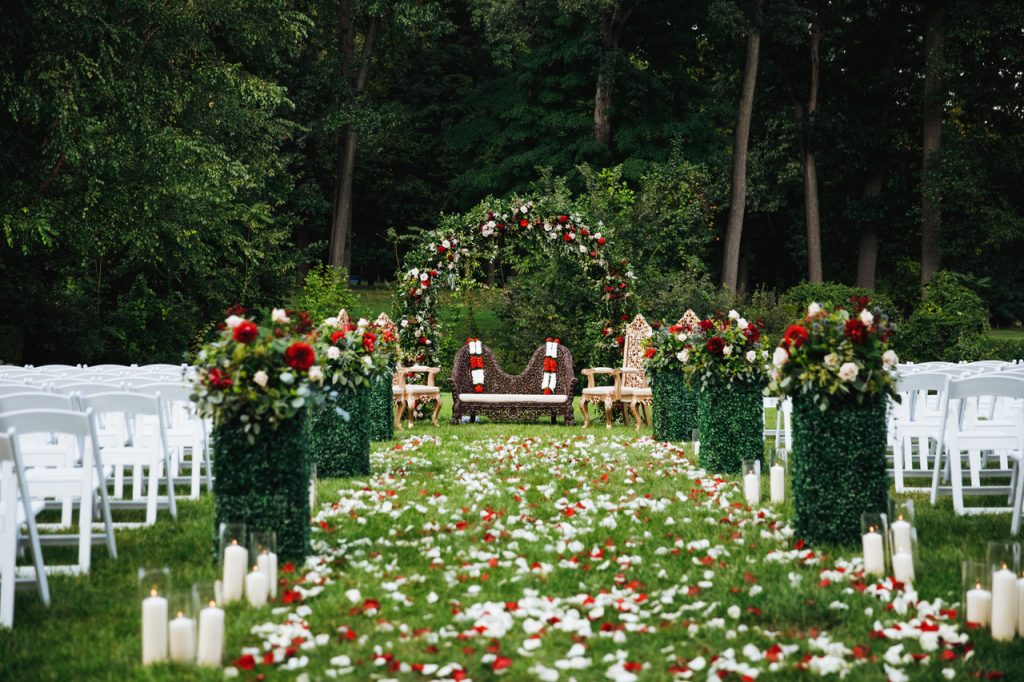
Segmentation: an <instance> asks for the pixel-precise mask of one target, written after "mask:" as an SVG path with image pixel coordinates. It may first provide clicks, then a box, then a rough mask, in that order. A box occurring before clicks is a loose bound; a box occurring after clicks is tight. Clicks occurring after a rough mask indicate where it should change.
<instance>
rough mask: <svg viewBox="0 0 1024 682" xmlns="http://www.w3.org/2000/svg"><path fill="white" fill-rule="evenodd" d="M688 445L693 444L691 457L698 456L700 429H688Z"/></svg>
mask: <svg viewBox="0 0 1024 682" xmlns="http://www.w3.org/2000/svg"><path fill="white" fill-rule="evenodd" d="M690 443H692V444H693V456H694V457H697V456H699V455H700V429H690Z"/></svg>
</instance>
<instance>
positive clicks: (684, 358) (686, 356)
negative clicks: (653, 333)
mask: <svg viewBox="0 0 1024 682" xmlns="http://www.w3.org/2000/svg"><path fill="white" fill-rule="evenodd" d="M676 359H677V360H679V362H682V363H684V364H685V363H687V362H689V361H690V351H688V350H686V349H685V348H684V349H682V350H681V351H679V352H678V353H676Z"/></svg>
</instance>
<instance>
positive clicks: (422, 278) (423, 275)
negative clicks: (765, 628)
mask: <svg viewBox="0 0 1024 682" xmlns="http://www.w3.org/2000/svg"><path fill="white" fill-rule="evenodd" d="M428 279H430V275H429V274H427V273H426V272H421V273H420V281H421V282H426V281H427V280H428Z"/></svg>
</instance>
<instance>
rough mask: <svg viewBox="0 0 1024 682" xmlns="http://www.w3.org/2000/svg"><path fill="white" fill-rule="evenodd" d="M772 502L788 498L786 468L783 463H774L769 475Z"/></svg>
mask: <svg viewBox="0 0 1024 682" xmlns="http://www.w3.org/2000/svg"><path fill="white" fill-rule="evenodd" d="M769 487H770V488H771V496H772V502H782V501H784V500H785V499H786V470H785V469H783V468H782V465H781V464H773V465H772V468H771V475H770V477H769Z"/></svg>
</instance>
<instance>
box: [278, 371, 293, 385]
mask: <svg viewBox="0 0 1024 682" xmlns="http://www.w3.org/2000/svg"><path fill="white" fill-rule="evenodd" d="M278 379H280V380H281V383H282V384H284V385H286V386H290V385H291V384H292V383H294V381H295V375H294V374H292V373H291V372H281V376H279V377H278Z"/></svg>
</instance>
